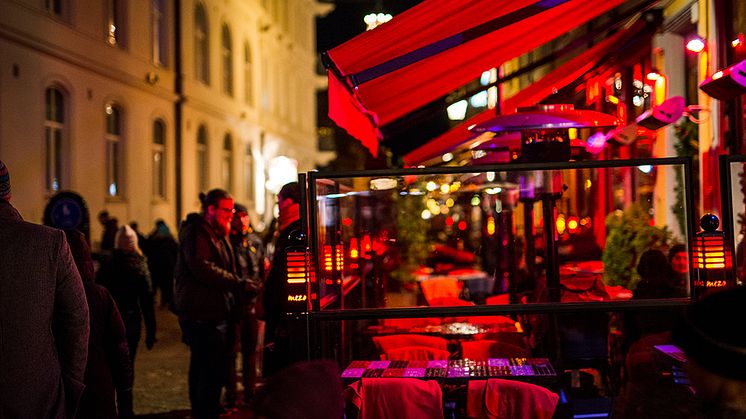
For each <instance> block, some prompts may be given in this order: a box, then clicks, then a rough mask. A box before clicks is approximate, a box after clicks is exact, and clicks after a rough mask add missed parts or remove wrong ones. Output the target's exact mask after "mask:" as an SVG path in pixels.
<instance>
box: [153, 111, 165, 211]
mask: <svg viewBox="0 0 746 419" xmlns="http://www.w3.org/2000/svg"><path fill="white" fill-rule="evenodd" d="M153 197H154V198H156V199H166V123H165V122H163V120H162V119H156V120H155V121H153Z"/></svg>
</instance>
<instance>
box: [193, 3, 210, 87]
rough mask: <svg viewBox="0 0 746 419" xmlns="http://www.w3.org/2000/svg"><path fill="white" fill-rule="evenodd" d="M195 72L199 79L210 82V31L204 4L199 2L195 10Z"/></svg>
mask: <svg viewBox="0 0 746 419" xmlns="http://www.w3.org/2000/svg"><path fill="white" fill-rule="evenodd" d="M194 74H195V77H196V79H197V80H199V81H201V82H202V83H204V84H210V42H209V31H208V27H207V15H206V14H205V8H204V6H202V4H197V7H196V9H195V10H194Z"/></svg>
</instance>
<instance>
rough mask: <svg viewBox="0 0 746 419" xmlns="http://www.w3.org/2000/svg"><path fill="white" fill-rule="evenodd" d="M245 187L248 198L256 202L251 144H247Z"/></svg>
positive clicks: (244, 165)
mask: <svg viewBox="0 0 746 419" xmlns="http://www.w3.org/2000/svg"><path fill="white" fill-rule="evenodd" d="M243 168H244V174H243V176H244V179H243V182H244V187H245V188H246V196H247V197H248V198H249V200H251V201H254V200H255V199H256V197H255V196H254V154H253V153H252V152H251V144H246V153H245V154H244V163H243Z"/></svg>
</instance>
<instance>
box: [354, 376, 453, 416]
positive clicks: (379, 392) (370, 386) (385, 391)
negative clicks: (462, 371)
mask: <svg viewBox="0 0 746 419" xmlns="http://www.w3.org/2000/svg"><path fill="white" fill-rule="evenodd" d="M345 395H346V399H347V401H348V402H349V403H351V404H353V405H354V406H356V407H357V408H358V409H359V415H358V418H359V419H382V418H407V419H439V418H440V419H442V418H443V392H442V390H441V389H440V385H439V384H438V382H437V381H434V380H429V381H424V380H417V379H413V378H363V379H362V380H360V381H356V382H354V383H353V384H351V385H350V386H349V387H348V388H347V390H345Z"/></svg>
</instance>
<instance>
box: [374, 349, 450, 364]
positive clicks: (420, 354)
mask: <svg viewBox="0 0 746 419" xmlns="http://www.w3.org/2000/svg"><path fill="white" fill-rule="evenodd" d="M384 356H385V359H390V360H392V361H431V360H434V359H449V358H450V357H451V353H450V352H448V351H446V350H443V349H435V348H428V347H426V346H404V347H402V348H396V349H391V350H390V351H387V352H386V353H385V355H384Z"/></svg>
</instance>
